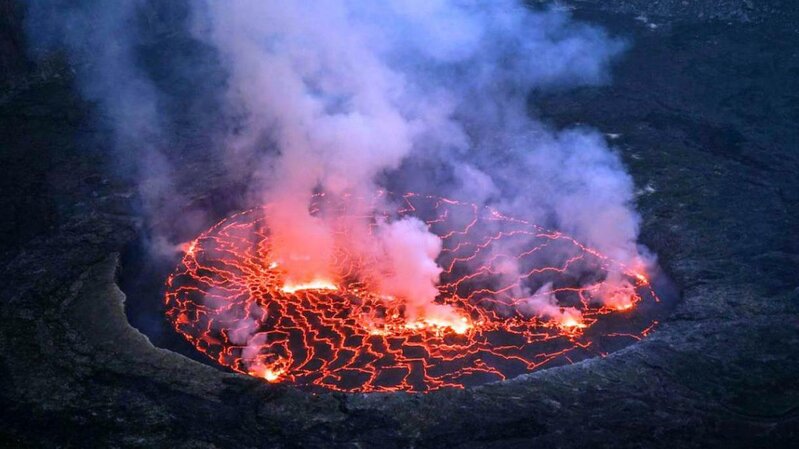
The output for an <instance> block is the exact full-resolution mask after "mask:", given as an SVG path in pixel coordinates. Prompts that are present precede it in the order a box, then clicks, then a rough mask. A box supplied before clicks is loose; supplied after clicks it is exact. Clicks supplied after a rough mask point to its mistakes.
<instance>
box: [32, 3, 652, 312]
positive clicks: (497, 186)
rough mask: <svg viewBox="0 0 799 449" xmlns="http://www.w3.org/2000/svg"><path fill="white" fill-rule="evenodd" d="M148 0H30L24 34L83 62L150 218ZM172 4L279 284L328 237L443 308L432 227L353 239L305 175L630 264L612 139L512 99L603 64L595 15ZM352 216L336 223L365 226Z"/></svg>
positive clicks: (628, 205)
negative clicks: (490, 217)
mask: <svg viewBox="0 0 799 449" xmlns="http://www.w3.org/2000/svg"><path fill="white" fill-rule="evenodd" d="M157 3H158V2H154V1H151V2H147V1H144V0H141V1H136V2H123V3H118V2H100V1H97V2H92V1H87V2H83V3H81V5H82V6H81V7H75V6H66V5H65V4H62V3H61V2H58V1H43V0H39V1H35V2H33V3H32V4H31V7H30V8H29V10H30V11H29V12H30V13H31V14H30V17H31V22H30V23H31V24H36V26H33V25H32V26H29V30H30V31H31V34H32V35H33V36H35V37H36V36H38V39H34V41H36V42H38V43H39V44H40V45H41V44H42V43H48V42H52V41H54V40H56V41H60V42H62V43H63V44H65V46H66V47H67V48H68V49H69V51H70V54H71V55H72V56H73V58H75V59H76V60H81V61H83V62H84V63H85V62H86V61H88V65H79V67H80V69H79V73H78V74H79V81H80V85H81V86H82V87H83V88H82V90H83V92H84V94H85V95H86V96H87V97H89V98H91V99H93V100H96V101H97V102H99V104H100V105H101V107H102V109H103V110H104V111H106V112H107V113H108V116H109V119H110V120H111V121H112V123H113V129H114V131H115V136H116V139H115V144H116V146H117V148H119V149H121V150H120V153H122V154H124V153H125V152H132V153H133V154H134V155H135V158H138V159H142V160H145V161H157V163H152V164H148V163H145V165H146V167H164V166H166V167H167V168H166V169H161V170H157V171H155V170H150V169H145V170H142V172H144V173H147V175H145V176H142V178H143V181H142V183H141V184H142V186H145V187H144V188H143V192H144V193H145V194H146V196H147V197H148V198H150V203H152V204H155V205H159V206H160V207H152V208H150V209H151V210H150V213H153V214H159V213H163V212H162V211H163V209H168V208H165V207H163V206H164V204H165V201H166V199H167V198H169V199H171V200H170V201H179V200H180V195H178V194H177V193H178V192H175V189H174V188H173V182H172V174H171V169H170V168H169V166H168V164H165V163H161V162H163V161H166V160H168V159H169V158H168V157H165V156H164V154H166V156H168V155H169V154H168V151H167V150H165V149H164V148H167V146H166V145H163V143H162V142H163V141H164V139H165V138H166V137H165V136H164V131H163V130H162V129H161V127H160V126H159V125H158V124H159V123H160V121H162V120H163V119H164V114H163V111H162V108H161V105H163V104H168V103H169V102H170V99H169V97H168V96H166V95H163V92H161V91H160V90H159V89H157V88H155V86H154V83H153V81H152V80H151V79H150V76H151V75H148V72H146V71H144V70H143V69H142V67H141V63H140V62H139V59H138V58H136V57H135V56H136V54H137V51H138V50H137V48H138V47H137V45H136V44H137V39H139V38H140V34H137V33H145V34H146V29H145V31H142V30H141V29H139V28H135V27H136V26H139V27H141V24H140V23H139V22H137V21H136V20H135V19H136V18H137V17H139V15H140V14H141V13H142V11H144V10H146V9H147V8H151V7H152V5H153V4H157ZM188 8H189V10H190V11H191V17H192V19H193V28H192V31H193V35H194V37H195V39H196V41H195V43H194V44H192V45H208V46H210V47H211V48H213V49H214V50H215V51H216V54H217V56H218V63H217V61H216V60H213V61H208V62H207V64H208V65H213V66H215V67H218V68H220V69H221V70H222V71H224V72H225V73H226V79H225V82H224V85H223V86H221V87H222V89H223V90H224V94H223V95H224V101H223V102H222V104H223V106H224V107H222V108H221V112H219V111H207V113H208V115H211V116H214V115H218V116H219V118H220V120H221V121H223V122H224V123H228V124H229V126H227V131H226V132H225V134H224V135H223V138H222V140H223V142H224V145H223V146H224V152H225V157H224V158H223V160H224V163H225V166H226V170H228V172H229V174H230V176H231V177H232V178H240V179H248V180H252V182H251V183H250V202H251V203H252V204H253V205H259V204H263V203H266V202H268V203H270V204H272V205H273V206H274V207H273V209H272V210H273V211H274V213H273V214H272V215H270V218H269V220H270V221H269V225H270V229H271V232H272V235H273V239H274V244H275V254H276V257H277V259H278V260H279V262H280V263H281V264H282V266H283V267H284V268H285V269H286V272H287V276H288V277H289V278H290V279H291V280H292V281H296V282H309V281H313V280H315V278H318V277H320V276H321V277H328V276H331V275H333V274H334V271H335V267H334V266H333V262H332V261H333V255H334V253H335V248H336V245H348V246H350V247H353V248H358V249H359V251H362V252H363V253H364V254H368V255H372V256H374V255H378V256H379V257H377V260H380V261H381V263H380V264H379V265H378V266H375V267H372V269H373V270H375V272H377V273H379V274H380V276H379V278H380V279H382V282H381V283H380V286H379V287H380V288H381V289H382V290H383V292H384V293H385V294H387V295H392V296H398V297H402V300H404V301H406V304H407V305H408V307H407V313H408V314H409V316H411V317H419V318H424V317H425V316H429V315H440V314H445V315H446V314H450V313H451V311H448V310H444V309H446V308H444V307H443V306H440V305H435V304H434V303H433V300H434V298H435V295H436V289H435V288H434V285H435V282H436V281H437V278H438V273H439V272H440V268H439V267H437V266H436V264H435V258H436V256H437V255H438V252H439V251H440V248H441V242H440V241H438V239H437V237H436V236H435V235H434V234H432V233H431V232H430V231H429V230H427V229H426V228H425V227H424V225H423V224H422V223H420V222H418V221H416V220H404V221H385V222H380V223H378V224H377V228H376V229H377V230H376V232H374V233H372V234H371V235H372V237H370V238H368V239H366V240H365V241H364V240H363V236H364V235H367V234H368V233H364V232H352V233H349V234H348V235H349V236H353V235H355V236H358V238H357V239H358V241H352V239H353V237H346V236H345V237H342V236H341V234H340V233H337V232H335V229H334V228H335V225H334V223H336V219H337V218H339V217H337V216H336V214H335V212H331V211H322V212H321V213H320V214H316V215H313V214H311V213H310V212H309V210H308V205H309V202H310V200H311V197H312V195H313V194H314V193H315V192H320V191H321V192H325V194H327V195H330V196H331V197H334V198H337V199H349V201H350V203H351V204H350V210H351V211H352V210H353V209H354V210H355V211H356V213H354V214H351V215H354V216H362V217H370V216H372V215H373V212H374V211H375V208H378V209H380V208H381V206H380V205H379V204H378V205H375V204H374V203H372V202H370V201H362V200H361V199H364V198H371V197H372V195H373V193H374V192H375V191H376V190H377V189H378V188H380V187H391V188H400V189H404V188H407V189H422V190H425V191H431V192H434V193H448V194H452V195H455V196H458V197H465V198H466V199H468V200H472V201H476V202H479V203H484V204H490V205H492V206H493V207H496V208H498V209H500V210H502V211H505V212H507V213H509V214H513V215H516V216H522V217H524V218H527V219H529V220H531V221H534V222H536V223H540V224H543V225H546V226H551V227H554V228H558V229H563V230H565V231H568V232H570V233H571V234H573V235H574V236H575V237H577V238H578V239H580V240H582V241H584V242H585V243H587V244H588V245H591V246H593V247H596V248H597V249H599V250H601V251H603V252H605V253H607V254H609V255H610V256H612V257H614V258H616V259H618V260H620V261H622V262H624V263H627V264H640V263H642V257H641V255H640V253H639V250H638V248H637V245H636V242H637V237H638V226H639V217H638V215H637V214H636V212H635V211H634V209H633V205H632V202H633V194H632V192H633V185H632V180H631V178H630V176H629V175H628V174H627V173H626V172H625V170H624V167H623V166H622V164H621V161H620V159H619V157H618V155H617V154H616V153H615V152H613V151H612V150H611V149H610V148H609V147H608V146H607V144H606V142H605V141H604V139H603V138H602V136H601V134H599V133H598V132H596V131H594V130H591V129H586V128H578V129H567V130H555V129H552V128H550V127H548V126H546V125H544V124H543V123H541V122H540V121H537V120H536V119H535V118H534V117H532V116H531V114H530V111H529V110H528V101H527V100H528V98H527V95H528V94H529V92H531V91H536V90H548V89H564V88H568V87H572V86H577V85H591V84H599V83H603V82H606V81H607V80H608V79H609V67H610V63H611V61H612V60H613V59H614V58H615V57H616V56H617V55H619V54H620V53H621V52H622V51H623V49H624V46H625V44H624V43H623V42H621V41H619V40H617V39H614V38H611V37H609V36H608V35H607V34H606V33H605V32H604V31H602V30H601V29H599V28H596V27H592V26H589V25H585V24H581V23H578V22H575V21H574V20H572V19H571V17H570V16H569V14H568V13H567V12H564V11H558V10H555V9H543V10H536V9H532V8H530V7H527V6H524V5H522V4H521V2H517V1H513V0H496V1H492V2H468V1H467V2H464V1H456V0H419V1H408V0H396V1H387V2H361V1H354V0H336V1H308V2H299V1H298V2H259V1H247V0H231V1H225V2H218V1H207V2H203V3H191V4H190V6H189V7H188ZM64 13H67V14H64ZM59 17H60V18H61V19H59ZM59 20H60V22H59ZM89 23H91V24H92V25H93V26H91V27H90V26H88V25H89ZM42 24H45V25H47V26H40V25H42ZM75 24H78V25H81V26H75ZM137 24H138V25H137ZM131 27H134V28H133V31H131ZM89 43H91V44H92V46H91V47H89V46H88V44H89ZM95 47H98V48H99V49H100V51H94V50H88V51H87V50H86V49H87V48H95ZM197 69H198V70H199V69H200V68H199V67H198V68H197ZM142 136H144V137H145V138H144V141H142ZM134 142H135V145H134ZM213 148H214V147H213V146H211V150H209V151H213ZM176 199H177V200H176ZM368 221H369V220H368V219H367V218H364V219H363V221H362V222H359V223H348V226H349V227H351V228H353V229H356V230H357V229H361V230H365V229H367V227H368V226H369V223H368ZM348 239H349V240H348ZM511 271H512V269H511ZM391 273H393V274H391ZM531 298H533V299H531V300H530V301H527V302H526V306H525V307H526V308H525V312H529V311H530V310H531V309H532V310H534V311H538V312H540V313H541V314H542V315H546V314H549V312H547V311H548V310H550V306H552V298H551V295H547V294H546V292H545V291H539V292H538V293H536V294H533V295H532V296H531ZM541 298H545V299H546V300H541Z"/></svg>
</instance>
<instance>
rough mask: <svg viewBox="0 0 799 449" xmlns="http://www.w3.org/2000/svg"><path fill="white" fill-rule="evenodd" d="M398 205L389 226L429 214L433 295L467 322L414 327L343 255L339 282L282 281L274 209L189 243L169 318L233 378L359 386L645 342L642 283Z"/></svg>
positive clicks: (567, 253) (415, 383)
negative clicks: (437, 241) (434, 244)
mask: <svg viewBox="0 0 799 449" xmlns="http://www.w3.org/2000/svg"><path fill="white" fill-rule="evenodd" d="M396 200H397V202H398V203H400V204H401V206H400V207H399V208H398V210H397V212H396V214H393V218H398V217H403V216H409V215H411V216H416V217H418V218H421V219H423V220H424V221H425V222H426V223H427V224H428V225H429V226H430V229H431V231H432V232H434V233H436V234H437V235H439V236H440V237H441V238H442V241H443V243H444V249H443V250H442V252H441V255H440V256H439V258H438V261H437V262H438V263H439V265H440V266H441V267H443V268H444V271H443V273H442V275H441V281H440V283H439V287H438V289H439V296H438V298H437V299H436V301H438V302H440V303H442V304H449V305H451V306H452V307H454V308H455V309H456V310H458V311H459V313H460V318H459V319H456V320H436V319H424V318H422V319H418V320H416V321H408V320H405V319H404V309H403V305H402V302H401V301H397V300H395V298H390V297H385V296H380V295H378V294H376V293H374V291H373V289H371V288H370V286H369V285H367V283H366V282H365V281H363V280H360V279H359V278H358V268H359V267H360V266H364V265H363V264H368V263H369V261H364V260H356V258H354V257H353V256H352V255H350V254H348V253H347V251H346V249H344V248H340V249H338V250H337V251H338V252H337V254H336V266H337V267H340V273H341V274H340V275H338V276H337V278H336V279H318V280H316V281H314V282H311V283H308V284H302V285H290V284H286V281H285V273H283V272H282V271H281V267H280V264H279V263H277V262H276V261H274V260H273V259H272V258H270V254H271V252H270V239H269V231H268V229H267V227H266V225H265V220H264V217H265V216H266V214H268V213H269V206H267V207H265V208H260V209H253V210H249V211H245V212H241V213H238V214H235V215H233V216H231V217H228V218H226V219H224V220H222V221H221V222H219V223H217V224H216V225H215V226H213V227H212V228H211V229H209V230H208V231H206V232H205V233H203V234H202V235H200V236H199V237H198V238H197V239H196V240H194V241H193V242H191V243H190V244H189V245H188V247H187V249H186V253H185V256H184V257H183V260H182V261H181V263H180V264H179V266H178V267H177V269H176V271H175V273H174V274H173V275H171V276H170V277H169V279H168V280H167V290H166V296H165V301H166V306H167V317H168V318H169V319H170V320H171V322H172V323H173V325H174V327H175V329H176V330H177V331H178V332H179V333H181V334H182V335H183V336H184V337H185V338H186V339H187V340H188V341H190V342H191V343H192V344H193V345H194V346H195V347H196V348H197V349H198V350H200V351H202V352H203V353H205V354H206V355H208V356H209V357H211V358H213V359H214V360H216V361H217V362H218V363H220V364H222V365H224V366H227V367H229V368H231V369H233V370H235V371H238V372H241V373H247V374H250V375H253V376H257V377H260V378H263V379H266V380H267V381H270V382H288V383H292V384H294V385H298V386H303V387H309V388H315V387H322V388H326V389H333V390H340V391H359V392H368V391H396V390H405V391H431V390H435V389H440V388H444V387H459V388H462V387H465V386H469V385H477V384H480V383H485V382H489V381H493V380H500V379H506V378H509V377H513V376H516V375H519V374H522V373H525V372H530V371H532V370H535V369H537V368H539V367H541V366H544V365H548V364H549V365H552V364H555V363H568V362H571V361H573V360H575V359H579V358H585V357H589V356H593V355H604V350H603V349H602V347H599V345H598V344H597V343H596V342H598V341H606V340H608V339H616V338H622V339H640V338H641V337H642V336H644V335H646V333H647V332H649V331H650V330H651V329H652V327H653V325H654V324H655V322H652V321H648V320H646V319H642V318H640V317H639V319H637V320H633V319H632V318H631V317H632V316H633V315H634V314H635V313H636V312H637V310H636V309H637V308H638V306H639V305H640V304H642V303H644V302H650V303H652V304H654V303H656V302H657V301H658V299H657V296H656V295H655V293H654V292H653V291H652V288H651V286H650V284H649V281H648V280H647V278H646V276H645V275H644V274H643V273H640V272H636V271H634V270H632V269H630V268H627V267H624V266H622V265H621V264H619V263H617V262H615V261H613V260H611V259H609V258H607V257H605V256H603V255H602V254H600V253H599V252H597V251H595V250H593V249H591V248H588V247H586V246H584V245H582V244H580V243H579V242H577V241H576V240H574V239H573V238H571V237H569V236H567V235H564V234H562V233H559V232H553V231H549V230H545V229H543V228H540V227H538V226H536V225H533V224H531V223H528V222H525V221H523V220H518V219H514V218H510V217H505V216H503V215H501V214H499V213H497V212H496V211H493V210H491V209H483V208H478V207H477V206H475V205H472V204H468V203H461V202H457V201H452V200H447V199H442V198H436V197H427V196H420V195H414V194H408V195H405V196H402V197H399V198H397V199H396ZM316 201H323V198H322V196H318V197H317V198H316ZM508 261H512V262H513V265H514V266H515V267H518V270H517V271H518V272H517V273H513V275H512V276H508V275H507V273H503V266H504V265H506V263H507V262H508ZM610 273H616V275H615V276H611V275H610ZM611 277H614V278H615V279H614V280H612V282H611ZM611 284H612V285H611ZM542 290H546V292H544V293H540V292H541V291H542ZM530 291H535V292H536V293H535V294H534V295H530V294H529V292H530ZM520 292H527V294H526V295H523V294H520ZM542 295H543V296H546V297H547V298H549V299H548V302H547V301H545V306H546V307H545V308H543V309H542V308H541V307H536V308H533V309H531V308H530V304H531V298H532V301H534V302H535V301H538V302H539V303H540V302H541V301H542V300H541V298H536V296H538V297H541V296H542ZM542 310H544V311H545V312H541V311H542ZM614 315H624V317H625V319H624V320H622V321H625V322H628V324H626V325H625V326H626V327H624V328H623V331H622V332H619V331H618V329H617V328H614V327H613V326H612V325H604V326H602V325H600V324H602V321H604V320H606V319H608V318H612V317H613V316H614ZM629 323H632V324H629ZM630 326H632V327H634V330H633V331H630ZM603 339H604V340H603Z"/></svg>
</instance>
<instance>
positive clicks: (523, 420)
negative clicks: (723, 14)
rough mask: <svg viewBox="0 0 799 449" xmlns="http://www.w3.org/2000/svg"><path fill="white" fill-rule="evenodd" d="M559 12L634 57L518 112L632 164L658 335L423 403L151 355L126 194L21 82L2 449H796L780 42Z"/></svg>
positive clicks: (71, 108)
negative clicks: (589, 83) (532, 113)
mask: <svg viewBox="0 0 799 449" xmlns="http://www.w3.org/2000/svg"><path fill="white" fill-rule="evenodd" d="M576 3H578V4H579V5H581V8H578V10H577V11H576V14H577V15H578V17H583V18H590V19H591V20H592V21H595V22H600V23H602V24H604V25H605V26H607V27H609V28H610V29H611V30H613V31H615V32H617V33H620V34H623V35H627V36H629V37H630V38H631V42H632V43H633V45H632V46H631V48H630V50H629V51H628V53H627V55H626V56H625V57H624V58H623V60H622V61H621V62H620V63H619V64H618V65H617V66H616V67H615V69H614V71H613V73H614V79H613V82H612V84H610V85H608V86H604V87H593V88H585V89H580V90H577V91H570V92H564V93H559V94H554V95H547V96H545V97H541V98H536V99H535V101H533V102H532V103H533V104H534V108H535V109H537V110H538V112H537V113H541V114H542V115H544V117H545V118H546V119H547V120H549V121H551V122H552V123H554V124H557V125H559V126H568V125H571V124H574V123H577V122H579V123H585V124H588V125H590V126H594V127H597V128H599V129H600V130H602V131H603V132H606V133H608V135H609V138H611V139H612V142H613V143H614V144H615V146H616V147H617V148H618V149H619V151H620V153H621V154H622V157H623V159H624V161H625V162H626V164H627V165H628V166H629V167H630V169H631V171H632V173H633V176H634V177H635V181H636V185H637V186H638V187H639V189H640V192H639V197H638V205H639V210H640V212H641V214H642V216H643V219H644V222H643V235H642V240H643V242H644V243H645V244H647V245H648V246H649V247H650V248H651V249H652V250H653V251H654V252H656V253H657V254H658V255H659V258H660V264H661V266H662V267H663V268H664V269H665V270H666V272H668V273H669V274H670V275H671V276H672V277H673V278H674V280H675V282H676V284H677V285H679V286H680V287H681V288H682V292H681V293H682V298H683V299H682V301H681V302H680V304H679V305H678V306H677V308H676V310H675V311H674V313H672V314H671V315H670V316H669V317H668V318H667V319H665V320H663V322H662V323H661V324H660V326H659V327H658V329H657V331H656V332H654V333H652V334H651V335H650V336H649V337H648V338H646V339H645V340H643V341H642V342H640V343H638V344H635V345H632V346H629V347H627V348H625V349H623V350H621V351H618V352H615V353H613V354H611V355H609V356H608V357H605V358H595V359H590V360H586V361H583V362H581V363H577V364H574V365H568V366H563V367H558V368H553V369H548V370H543V371H540V372H536V373H533V374H530V375H525V376H522V377H520V378H517V379H515V380H512V381H506V382H502V383H494V384H487V385H484V386H480V387H476V388H472V389H467V390H442V391H437V392H434V393H431V394H424V395H414V394H370V395H349V394H341V393H322V394H308V393H303V392H300V391H297V390H295V389H292V388H290V387H285V386H281V385H270V384H266V383H264V382H261V381H259V380H257V379H253V378H249V377H247V376H242V375H237V374H232V373H225V372H222V371H220V370H218V369H215V368H213V367H210V366H207V365H204V364H200V363H198V362H196V361H193V360H190V359H188V358H186V357H183V356H181V355H178V354H176V353H173V352H170V351H167V350H164V349H158V348H156V347H154V346H153V345H152V344H151V343H150V342H149V341H148V339H147V338H145V337H144V336H143V335H142V334H140V333H139V332H138V331H137V330H135V329H134V328H132V327H131V326H130V325H129V324H128V322H127V319H126V316H125V313H124V304H123V303H124V300H125V298H124V295H123V294H122V293H121V291H120V290H119V288H118V287H117V285H116V283H115V276H116V272H117V269H118V266H117V265H118V259H119V257H118V254H119V253H120V251H122V249H123V248H124V247H125V245H127V244H129V242H130V241H131V240H132V239H134V238H135V236H136V233H137V227H138V226H139V225H140V223H139V219H138V218H137V217H136V216H135V215H132V214H131V213H130V211H131V210H135V208H134V207H133V206H135V201H136V193H135V189H134V188H133V187H132V186H131V185H130V184H129V183H128V182H127V181H125V179H124V177H123V176H117V175H114V174H110V173H112V172H111V171H110V170H108V168H107V162H108V161H107V160H106V156H105V155H106V152H104V151H103V148H102V142H103V136H102V135H101V134H100V133H99V131H98V130H96V129H94V128H93V127H92V125H91V120H88V119H87V114H89V111H88V107H87V106H86V105H85V104H83V103H82V102H81V101H80V100H78V98H77V96H76V94H75V92H74V91H73V90H72V89H71V87H70V82H69V80H68V79H67V78H64V77H61V78H56V77H49V78H45V79H39V78H37V79H34V80H32V81H31V82H29V83H26V84H20V85H19V87H17V88H15V89H14V90H11V91H9V92H8V94H7V95H4V96H2V98H0V147H2V148H3V151H2V152H0V185H1V186H2V189H1V191H2V194H1V195H0V210H3V211H4V215H3V218H2V219H0V230H2V232H0V260H2V279H4V281H5V282H4V287H3V295H2V301H0V321H1V322H2V323H3V324H2V326H0V379H2V382H1V383H0V446H8V447H40V446H45V447H174V448H200V447H238V448H247V447H286V448H289V447H324V448H336V447H341V448H356V447H381V448H385V449H388V448H392V447H397V448H401V447H417V448H425V447H436V448H439V447H453V448H470V447H475V448H476V447H494V448H511V447H520V448H521V447H524V448H529V447H533V446H539V445H541V446H551V447H586V446H608V447H684V448H690V447H766V446H769V447H783V446H784V447H790V446H791V445H792V444H796V442H797V441H799V430H797V429H799V380H797V379H798V378H797V373H799V332H798V331H799V319H798V318H797V316H799V315H797V313H798V312H799V278H797V275H796V273H797V270H796V266H797V262H799V234H797V232H796V230H797V229H799V177H797V176H796V174H797V173H799V153H797V152H796V143H797V142H799V130H797V127H796V123H797V122H799V97H797V94H796V92H799V84H798V83H799V76H798V75H799V54H797V53H796V50H795V48H796V43H797V41H799V38H798V37H799V35H798V34H797V29H796V26H795V25H794V24H793V22H792V21H790V20H776V19H775V20H773V21H768V20H765V21H756V20H750V21H737V20H733V19H734V17H733V19H728V18H724V19H721V20H715V19H713V20H708V19H707V17H704V18H701V17H698V16H691V17H682V16H676V17H669V16H666V15H664V16H652V17H647V18H646V21H644V20H642V19H641V18H640V16H639V14H638V13H630V12H622V13H616V12H613V10H612V8H611V9H610V10H609V9H608V8H604V9H603V10H602V11H598V10H596V11H595V10H592V9H590V4H591V2H576ZM622 3H623V2H622ZM630 3H635V2H630ZM744 3H746V2H744ZM586 4H588V6H586ZM625 11H626V10H625ZM793 14H795V12H794V13H793ZM731 17H732V16H731ZM651 24H656V26H655V27H652V26H650V25H651ZM192 137H193V136H191V135H189V136H187V137H186V138H187V141H190V140H191V139H192ZM197 173H203V174H206V175H207V176H204V177H202V178H201V177H198V176H194V175H196V174H197ZM213 173H214V171H213V168H212V167H210V166H208V163H207V161H203V160H201V159H191V160H190V161H189V162H188V163H187V164H186V165H185V173H184V177H185V181H184V182H186V183H187V184H191V183H194V184H196V185H194V186H191V188H190V189H188V190H190V191H194V192H197V196H196V197H195V198H190V199H189V200H190V201H198V202H202V201H204V200H205V199H206V198H208V197H210V196H212V195H213V194H214V192H213V190H214V188H216V187H218V186H221V185H222V183H223V181H222V179H221V177H220V178H215V177H214V176H215V175H213Z"/></svg>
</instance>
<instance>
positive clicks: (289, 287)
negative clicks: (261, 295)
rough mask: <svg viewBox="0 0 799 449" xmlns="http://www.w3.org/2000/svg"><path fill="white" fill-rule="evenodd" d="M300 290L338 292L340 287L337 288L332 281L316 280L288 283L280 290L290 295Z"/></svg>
mask: <svg viewBox="0 0 799 449" xmlns="http://www.w3.org/2000/svg"><path fill="white" fill-rule="evenodd" d="M300 290H338V287H336V284H334V283H333V282H331V281H328V280H325V279H314V280H313V281H310V282H305V283H299V284H292V283H287V284H286V285H284V286H283V287H281V288H280V291H282V292H283V293H289V294H291V293H294V292H298V291H300Z"/></svg>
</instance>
